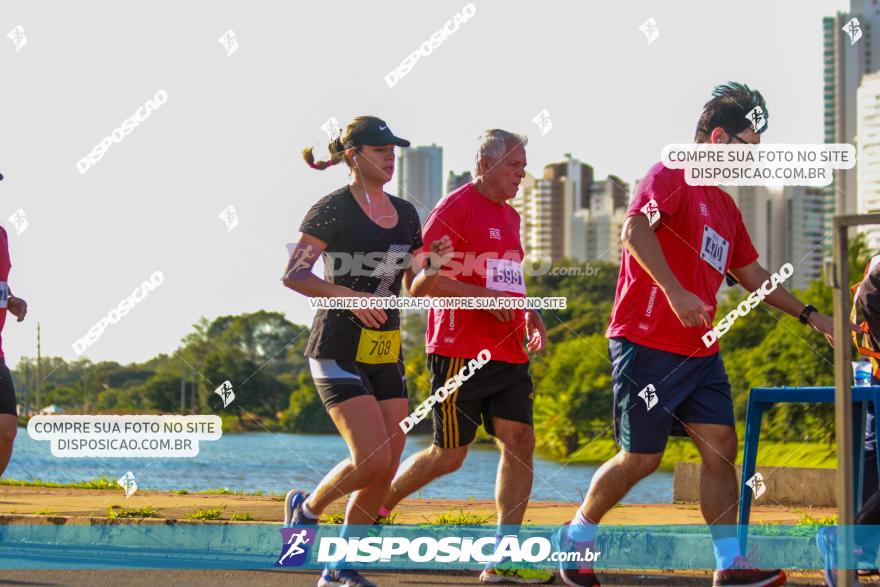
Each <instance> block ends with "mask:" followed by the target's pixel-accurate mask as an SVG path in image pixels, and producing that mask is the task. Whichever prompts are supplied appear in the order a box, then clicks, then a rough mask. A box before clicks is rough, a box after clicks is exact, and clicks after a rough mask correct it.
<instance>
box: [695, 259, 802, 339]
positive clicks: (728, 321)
mask: <svg viewBox="0 0 880 587" xmlns="http://www.w3.org/2000/svg"><path fill="white" fill-rule="evenodd" d="M793 273H794V266H793V265H792V264H791V263H786V264H785V265H783V266H782V267H780V268H779V272H777V273H771V274H770V279H768V280H767V281H765V282H764V283H762V284H761V287H759V288H758V289H756V290H755V291H753V292H752V293H750V294H749V297H747V298H746V299H745V300H743V301H742V302H740V303H739V305H738V306H737V307H735V308H734V309H733V310H731V311H730V312H728V313H727V315H726V316H724V317H723V318H722V319H721V320H719V321H718V324H717V325H716V326H715V327H714V328H712V330H709V331H707V332H706V334H704V335H703V337H702V338H703V344H705V345H706V348H709V347H711V346H712V345H713V344H715V342H716V341H717V340H718V339H720V338H721V337H722V336H724V334H725V333H726V332H727V331H728V330H730V327H731V326H733V323H734V322H736V319H737V318H738V317H741V316H745V315H746V314H748V313H749V312H751V311H752V310H753V309H755V307H757V305H758V304H760V303H761V301H763V299H764V298H766V297H767V296H769V295H770V294H771V293H773V291H774V290H775V289H776V288H777V287H779V285H781V284H782V282H784V281H785V280H786V279H788V278H789V277H791V276H792V274H793Z"/></svg>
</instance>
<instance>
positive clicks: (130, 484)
mask: <svg viewBox="0 0 880 587" xmlns="http://www.w3.org/2000/svg"><path fill="white" fill-rule="evenodd" d="M116 484H117V485H119V486H120V487H122V489H123V490H124V491H125V499H128V498H129V497H131V496H132V495H134V492H135V491H137V490H138V484H137V482H136V481H135V480H134V473H132V472H131V471H129V472H128V473H126V474H125V475H123V476H122V477H120V478H119V479H118V480H117V481H116Z"/></svg>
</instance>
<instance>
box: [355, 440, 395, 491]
mask: <svg viewBox="0 0 880 587" xmlns="http://www.w3.org/2000/svg"><path fill="white" fill-rule="evenodd" d="M352 462H353V465H354V470H353V471H352V473H351V476H352V477H353V478H354V479H356V480H357V481H358V482H359V483H358V484H359V485H360V484H361V483H363V485H367V484H369V483H372V482H373V481H374V480H375V479H376V478H377V477H380V476H382V475H386V474H388V470H389V469H390V468H391V463H392V459H391V451H390V450H389V448H388V446H387V445H383V446H380V447H378V448H374V449H373V450H372V451H364V454H363V455H362V456H357V455H356V456H355V458H354V459H353V461H352Z"/></svg>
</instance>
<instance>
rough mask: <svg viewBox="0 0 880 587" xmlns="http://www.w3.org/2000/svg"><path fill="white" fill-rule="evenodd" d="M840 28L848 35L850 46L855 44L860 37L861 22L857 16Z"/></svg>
mask: <svg viewBox="0 0 880 587" xmlns="http://www.w3.org/2000/svg"><path fill="white" fill-rule="evenodd" d="M840 30H842V31H843V32H845V33H846V34H848V35H849V44H850V46H852V45H855V44H856V43H857V42H858V41H859V39H861V38H862V23H860V22H859V19H857V18H852V19H851V20H850V21H849V22H848V23H846V24H845V25H843V28H842V29H840Z"/></svg>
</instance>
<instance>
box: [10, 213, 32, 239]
mask: <svg viewBox="0 0 880 587" xmlns="http://www.w3.org/2000/svg"><path fill="white" fill-rule="evenodd" d="M9 222H11V223H12V225H13V226H15V234H16V236H20V235H21V233H23V232H24V231H25V230H27V227H28V221H27V217H25V215H24V210H23V209H22V208H19V209H18V210H16V211H15V212H13V213H12V216H10V217H9Z"/></svg>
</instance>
